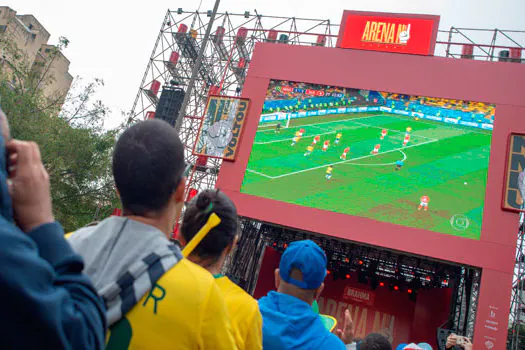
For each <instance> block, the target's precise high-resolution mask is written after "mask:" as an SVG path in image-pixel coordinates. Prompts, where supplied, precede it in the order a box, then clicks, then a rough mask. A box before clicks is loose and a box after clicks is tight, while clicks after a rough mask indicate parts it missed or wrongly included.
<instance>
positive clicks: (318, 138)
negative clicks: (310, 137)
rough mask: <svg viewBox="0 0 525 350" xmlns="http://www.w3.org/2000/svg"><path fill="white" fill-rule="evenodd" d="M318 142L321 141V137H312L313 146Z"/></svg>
mask: <svg viewBox="0 0 525 350" xmlns="http://www.w3.org/2000/svg"><path fill="white" fill-rule="evenodd" d="M319 141H321V136H319V135H317V136H316V137H314V145H315V144H316V143H317V142H319Z"/></svg>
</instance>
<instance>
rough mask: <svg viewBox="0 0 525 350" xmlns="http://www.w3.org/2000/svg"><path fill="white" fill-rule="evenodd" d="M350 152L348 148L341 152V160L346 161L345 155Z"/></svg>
mask: <svg viewBox="0 0 525 350" xmlns="http://www.w3.org/2000/svg"><path fill="white" fill-rule="evenodd" d="M348 152H350V147H346V148H345V149H344V150H343V154H341V157H340V158H341V160H346V154H347V153H348Z"/></svg>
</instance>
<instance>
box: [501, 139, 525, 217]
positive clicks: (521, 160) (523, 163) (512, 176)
mask: <svg viewBox="0 0 525 350" xmlns="http://www.w3.org/2000/svg"><path fill="white" fill-rule="evenodd" d="M524 172H525V135H522V134H511V135H510V139H509V145H508V150H507V168H506V172H505V182H504V185H503V203H502V208H503V209H504V210H509V211H516V212H518V211H523V210H522V209H521V208H522V206H523V197H522V196H521V192H520V179H523V178H524V175H523V174H524ZM521 185H522V186H523V184H521Z"/></svg>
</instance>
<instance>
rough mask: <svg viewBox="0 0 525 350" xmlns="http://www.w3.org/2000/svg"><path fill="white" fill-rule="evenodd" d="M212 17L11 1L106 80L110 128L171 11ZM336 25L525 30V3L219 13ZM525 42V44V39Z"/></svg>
mask: <svg viewBox="0 0 525 350" xmlns="http://www.w3.org/2000/svg"><path fill="white" fill-rule="evenodd" d="M199 3H201V4H200V9H201V11H206V10H211V9H212V8H213V4H214V0H202V2H201V1H200V0H194V1H184V2H182V1H166V0H154V1H147V2H140V5H135V4H133V2H129V1H121V0H106V1H102V0H90V1H71V0H46V1H43V0H9V1H7V4H6V5H7V6H9V7H11V8H12V9H14V10H15V11H17V13H18V14H33V15H34V16H35V17H36V18H37V19H38V20H39V21H40V23H41V24H42V25H43V26H44V27H45V28H46V29H47V30H48V31H49V32H50V33H51V39H50V43H52V44H56V43H57V40H58V37H59V36H65V37H67V38H68V39H69V40H70V45H69V46H68V48H67V49H65V51H64V53H65V55H66V56H67V57H68V59H69V60H70V61H71V65H70V73H71V74H72V75H73V76H80V77H82V78H83V79H86V80H89V79H93V78H102V79H103V80H104V82H105V86H104V87H103V88H102V89H101V90H100V91H99V93H98V94H97V98H99V99H100V100H102V101H103V102H104V103H105V104H106V105H108V106H109V107H110V109H111V111H112V113H111V114H110V116H109V120H108V121H107V123H106V125H107V126H116V125H118V124H119V122H120V121H121V120H122V117H121V111H124V112H129V110H130V109H131V107H132V104H133V101H134V99H135V96H136V94H137V92H138V89H139V85H140V82H141V80H142V76H143V75H144V71H145V69H146V65H147V63H148V59H149V57H150V55H151V51H152V49H153V45H154V43H155V40H156V38H157V36H158V34H159V30H160V27H161V25H162V21H163V18H164V15H165V14H166V11H167V10H168V9H172V10H176V9H177V8H179V7H182V8H183V9H184V10H185V11H194V10H196V9H197V8H198V7H199ZM254 9H257V11H258V13H259V14H263V15H276V16H289V17H303V18H316V19H330V20H331V21H332V23H339V22H340V21H341V16H342V12H343V10H345V9H346V10H358V11H379V12H403V13H420V14H433V15H440V16H441V20H440V29H445V30H448V29H449V28H450V26H455V27H462V28H489V29H493V28H499V29H513V30H525V20H524V14H525V1H523V0H498V1H494V0H490V1H489V0H366V1H365V0H361V1H351V0H328V1H313V0H258V1H254V0H222V1H221V3H220V6H219V12H224V11H228V12H235V13H243V12H244V11H250V12H251V13H253V12H254V11H253V10H254ZM523 40H524V41H525V37H523Z"/></svg>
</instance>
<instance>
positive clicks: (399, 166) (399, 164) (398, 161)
mask: <svg viewBox="0 0 525 350" xmlns="http://www.w3.org/2000/svg"><path fill="white" fill-rule="evenodd" d="M403 165H405V162H403V160H402V159H400V160H397V161H396V171H399V170H401V168H402V167H403Z"/></svg>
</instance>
